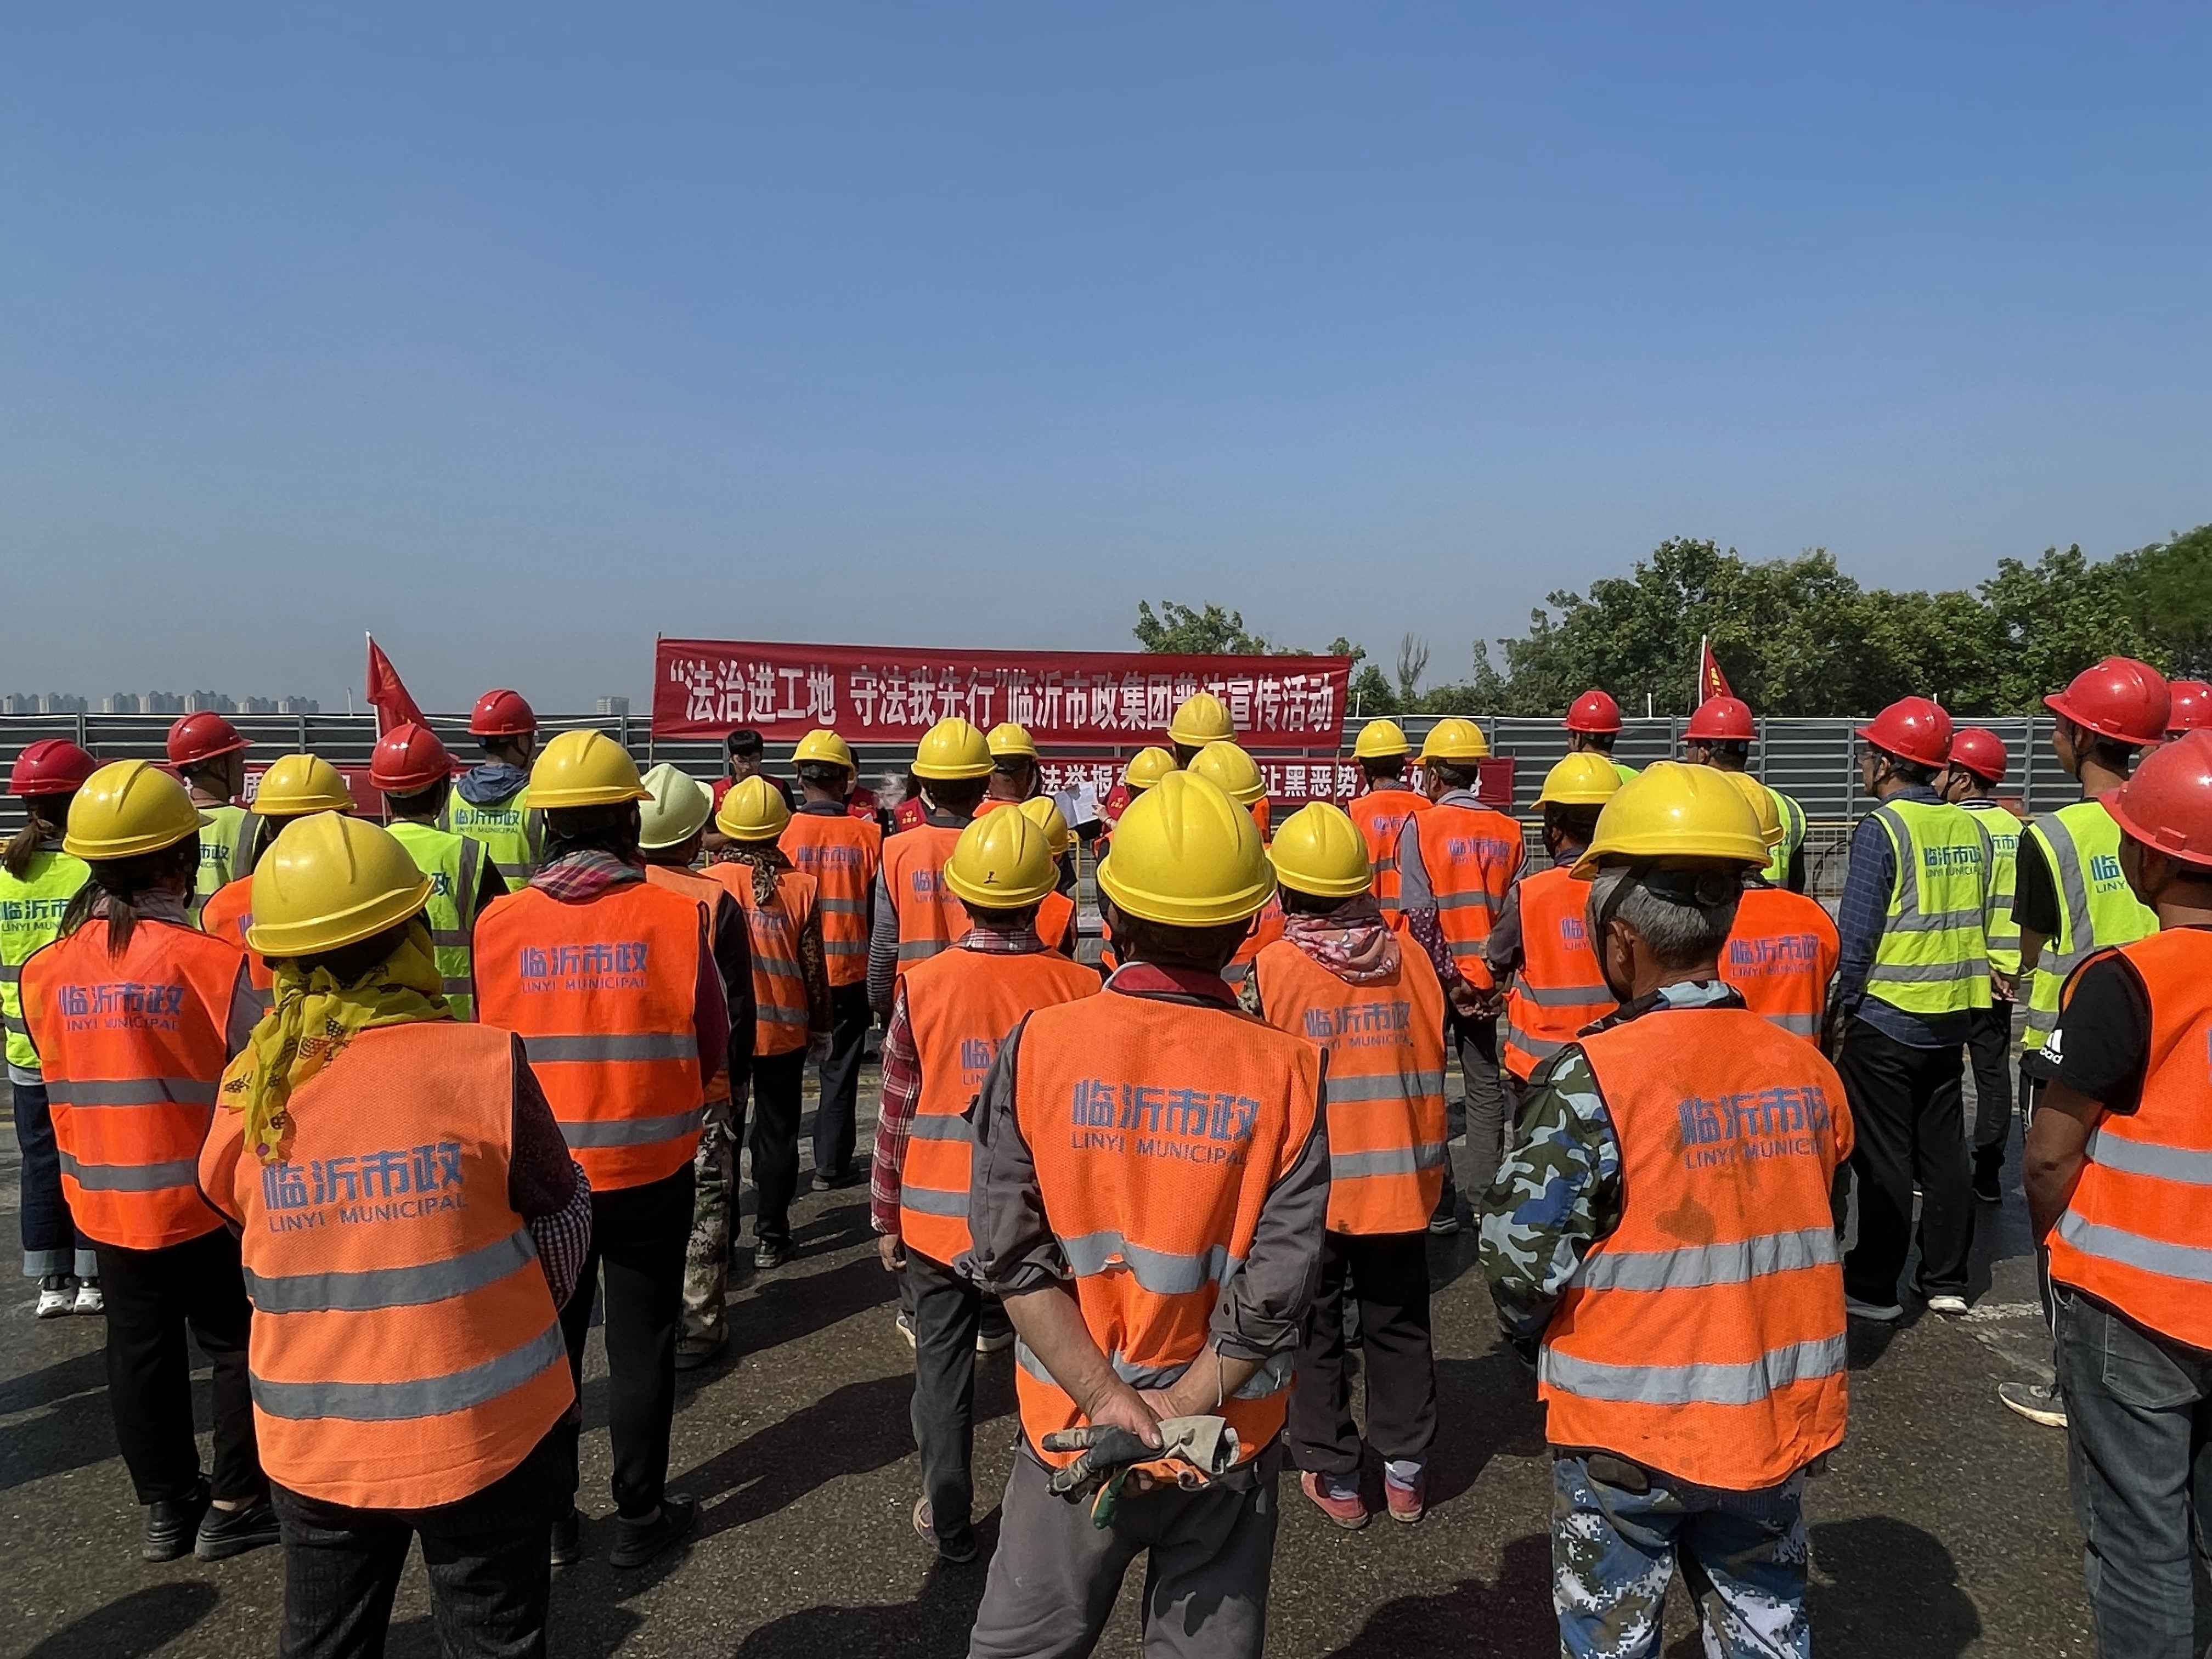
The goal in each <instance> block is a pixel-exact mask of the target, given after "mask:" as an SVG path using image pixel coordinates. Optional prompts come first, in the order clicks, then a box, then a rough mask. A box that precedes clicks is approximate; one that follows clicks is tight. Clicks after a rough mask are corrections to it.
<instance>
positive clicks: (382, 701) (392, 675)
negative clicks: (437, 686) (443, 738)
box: [368, 634, 429, 737]
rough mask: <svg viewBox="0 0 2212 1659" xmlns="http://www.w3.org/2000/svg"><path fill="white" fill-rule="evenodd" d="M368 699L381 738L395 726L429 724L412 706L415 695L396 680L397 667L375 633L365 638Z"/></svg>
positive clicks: (397, 674) (397, 678) (420, 711)
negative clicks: (366, 639) (377, 639)
mask: <svg viewBox="0 0 2212 1659" xmlns="http://www.w3.org/2000/svg"><path fill="white" fill-rule="evenodd" d="M368 701H369V705H370V707H372V708H374V709H375V710H376V735H377V736H378V737H382V736H383V735H384V734H385V733H386V732H389V731H391V730H392V727H394V726H406V725H408V724H410V722H411V723H412V724H414V725H416V726H428V724H429V722H428V720H424V719H423V718H422V710H421V709H419V708H416V706H415V699H414V698H412V697H410V696H408V695H407V688H406V687H405V686H404V685H403V684H400V682H399V671H398V669H396V668H394V667H393V666H392V659H391V658H389V657H387V656H386V655H385V654H384V652H383V650H382V649H381V648H380V647H379V646H378V645H377V643H376V636H375V635H374V634H372V635H369V639H368Z"/></svg>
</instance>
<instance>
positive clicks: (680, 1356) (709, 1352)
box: [676, 1332, 730, 1371]
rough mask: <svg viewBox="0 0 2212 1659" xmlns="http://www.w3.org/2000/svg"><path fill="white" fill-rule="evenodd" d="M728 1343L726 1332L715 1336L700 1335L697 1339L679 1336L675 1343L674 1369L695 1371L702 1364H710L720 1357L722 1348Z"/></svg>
mask: <svg viewBox="0 0 2212 1659" xmlns="http://www.w3.org/2000/svg"><path fill="white" fill-rule="evenodd" d="M729 1344H730V1338H729V1334H728V1333H727V1332H724V1333H723V1334H721V1335H720V1336H717V1337H702V1338H701V1339H700V1340H697V1341H694V1340H692V1339H691V1338H690V1337H688V1336H686V1337H679V1338H678V1340H677V1343H676V1369H677V1370H679V1371H696V1370H698V1369H699V1368H700V1367H701V1366H702V1365H711V1364H714V1361H715V1360H716V1359H718V1358H720V1357H721V1352H722V1350H723V1349H724V1348H726V1347H727V1346H729Z"/></svg>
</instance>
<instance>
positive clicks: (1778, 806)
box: [1682, 697, 1805, 893]
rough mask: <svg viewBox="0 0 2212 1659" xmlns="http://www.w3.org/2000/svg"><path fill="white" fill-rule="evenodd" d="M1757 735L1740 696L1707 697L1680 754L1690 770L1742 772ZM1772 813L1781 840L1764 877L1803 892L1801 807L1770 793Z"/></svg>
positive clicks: (1685, 734)
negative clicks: (1780, 824)
mask: <svg viewBox="0 0 2212 1659" xmlns="http://www.w3.org/2000/svg"><path fill="white" fill-rule="evenodd" d="M1758 736H1759V722H1758V721H1757V720H1755V719H1754V718H1753V715H1752V712H1751V705H1750V704H1749V703H1747V702H1744V700H1743V699H1742V698H1741V697H1708V698H1706V699H1705V702H1701V703H1699V705H1698V708H1697V712H1696V713H1694V714H1692V715H1691V716H1690V724H1689V726H1687V727H1686V729H1685V730H1684V732H1683V733H1682V755H1683V758H1685V759H1686V760H1687V761H1688V762H1689V763H1691V764H1692V766H1710V767H1711V768H1713V769H1715V770H1716V771H1720V772H1743V771H1747V770H1748V769H1749V768H1750V765H1751V745H1752V744H1753V741H1754V740H1755V739H1756V738H1758ZM1771 793H1772V795H1773V796H1774V811H1775V815H1776V817H1778V818H1780V819H1781V821H1782V839H1781V841H1780V842H1778V844H1777V845H1776V847H1775V848H1774V854H1773V856H1772V857H1771V859H1769V860H1767V865H1766V879H1767V881H1768V883H1769V884H1771V885H1773V886H1776V887H1786V888H1788V889H1789V890H1790V891H1791V892H1793V893H1802V892H1803V891H1804V890H1805V809H1804V807H1803V806H1802V805H1799V803H1798V801H1797V800H1796V798H1795V797H1794V796H1790V795H1785V794H1784V793H1782V792H1781V791H1780V790H1779V789H1772V790H1771Z"/></svg>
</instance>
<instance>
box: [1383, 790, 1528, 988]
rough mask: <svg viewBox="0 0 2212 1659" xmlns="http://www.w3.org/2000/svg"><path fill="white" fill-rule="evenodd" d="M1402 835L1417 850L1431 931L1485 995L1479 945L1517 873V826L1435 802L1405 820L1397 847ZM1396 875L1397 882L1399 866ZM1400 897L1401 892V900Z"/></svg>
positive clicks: (1488, 980)
mask: <svg viewBox="0 0 2212 1659" xmlns="http://www.w3.org/2000/svg"><path fill="white" fill-rule="evenodd" d="M1406 836H1413V839H1414V844H1415V845H1416V846H1417V847H1418V848H1419V850H1420V855H1421V867H1422V868H1423V869H1424V870H1425V871H1426V872H1427V873H1428V878H1429V891H1430V893H1431V895H1433V896H1434V897H1435V901H1436V907H1437V927H1438V928H1439V929H1440V930H1442V932H1443V936H1444V942H1445V943H1446V944H1447V945H1450V946H1451V953H1452V960H1453V961H1454V962H1455V963H1458V965H1459V971H1460V973H1461V975H1462V976H1463V977H1464V978H1465V979H1466V981H1467V982H1468V984H1470V985H1472V986H1474V987H1475V988H1476V989H1477V990H1479V991H1486V990H1488V989H1489V988H1490V987H1492V984H1493V983H1495V981H1494V980H1493V978H1492V975H1491V972H1490V967H1489V964H1488V963H1485V962H1484V961H1483V959H1482V944H1483V941H1484V940H1485V939H1488V938H1489V937H1490V930H1491V928H1492V927H1493V926H1494V925H1495V924H1496V923H1497V921H1498V912H1499V911H1501V910H1503V909H1504V908H1505V895H1506V893H1507V892H1508V891H1510V890H1511V888H1512V886H1513V883H1514V880H1515V878H1516V877H1518V876H1519V875H1520V873H1521V860H1522V856H1523V848H1522V842H1521V826H1520V824H1518V823H1516V822H1515V821H1514V820H1513V819H1511V818H1509V817H1506V816H1505V814H1504V813H1503V812H1498V811H1492V809H1491V808H1489V807H1487V806H1461V805H1444V804H1443V803H1441V802H1439V803H1437V804H1436V805H1432V806H1431V807H1430V808H1429V810H1428V811H1425V812H1416V813H1415V814H1414V815H1413V817H1410V818H1408V819H1407V820H1406V827H1405V828H1404V829H1402V830H1401V831H1400V833H1399V843H1400V845H1401V847H1402V846H1403V845H1404V842H1405V838H1406ZM1400 872H1401V881H1402V879H1403V866H1402V865H1401V866H1400ZM1402 894H1403V889H1402V888H1401V900H1402Z"/></svg>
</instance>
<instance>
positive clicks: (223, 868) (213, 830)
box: [186, 801, 246, 921]
mask: <svg viewBox="0 0 2212 1659" xmlns="http://www.w3.org/2000/svg"><path fill="white" fill-rule="evenodd" d="M192 804H193V805H195V806H198V805H199V803H198V802H197V801H195V802H193V803H192ZM199 812H200V817H203V818H204V819H205V820H206V822H205V823H202V824H201V825H200V867H199V869H198V871H197V872H196V873H195V874H194V875H193V877H192V899H191V905H190V906H189V907H188V908H187V911H186V914H187V915H190V916H191V919H192V920H193V921H198V920H199V919H200V908H201V907H202V906H203V905H204V904H205V903H206V902H208V901H209V900H210V899H211V898H213V897H214V896H216V894H217V893H219V892H221V891H222V890H223V889H224V888H226V887H228V885H230V884H231V883H232V882H234V881H235V880H236V879H237V878H239V877H240V876H242V875H244V874H245V873H246V872H245V871H244V870H243V869H242V868H240V864H239V857H238V842H239V838H240V836H241V835H242V834H243V833H244V831H245V828H246V809H245V808H244V807H243V806H200V808H199Z"/></svg>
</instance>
